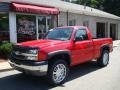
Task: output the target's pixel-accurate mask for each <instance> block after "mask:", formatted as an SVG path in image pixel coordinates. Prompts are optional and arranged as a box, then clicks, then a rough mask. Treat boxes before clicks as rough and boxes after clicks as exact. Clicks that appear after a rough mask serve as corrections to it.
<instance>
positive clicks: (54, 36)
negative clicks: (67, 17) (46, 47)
mask: <svg viewBox="0 0 120 90" xmlns="http://www.w3.org/2000/svg"><path fill="white" fill-rule="evenodd" d="M71 34H72V28H56V29H52V30H50V31H49V32H48V34H47V35H46V37H45V39H51V40H69V39H70V37H71Z"/></svg>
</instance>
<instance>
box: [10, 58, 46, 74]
mask: <svg viewBox="0 0 120 90" xmlns="http://www.w3.org/2000/svg"><path fill="white" fill-rule="evenodd" d="M9 64H10V65H11V67H13V68H14V69H16V70H18V71H20V72H23V73H26V74H31V75H35V76H44V75H46V74H47V71H48V62H47V61H41V62H32V63H31V64H23V63H16V62H13V61H11V60H9Z"/></svg>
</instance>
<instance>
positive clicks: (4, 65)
mask: <svg viewBox="0 0 120 90" xmlns="http://www.w3.org/2000/svg"><path fill="white" fill-rule="evenodd" d="M0 61H1V59H0ZM10 70H13V69H12V67H11V66H10V65H9V63H8V62H7V61H3V60H2V62H0V72H5V71H10Z"/></svg>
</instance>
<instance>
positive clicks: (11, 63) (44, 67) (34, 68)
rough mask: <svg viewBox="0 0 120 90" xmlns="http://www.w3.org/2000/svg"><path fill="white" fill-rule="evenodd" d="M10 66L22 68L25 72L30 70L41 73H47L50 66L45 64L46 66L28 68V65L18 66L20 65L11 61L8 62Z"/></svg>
mask: <svg viewBox="0 0 120 90" xmlns="http://www.w3.org/2000/svg"><path fill="white" fill-rule="evenodd" d="M8 62H9V64H10V65H11V66H12V65H13V66H12V67H13V68H14V66H15V67H18V68H22V69H24V70H30V71H39V72H40V73H42V72H43V73H47V71H48V64H45V65H40V66H27V65H22V64H21V65H18V64H15V63H13V62H11V61H10V60H9V61H8ZM44 62H45V61H43V62H41V63H44Z"/></svg>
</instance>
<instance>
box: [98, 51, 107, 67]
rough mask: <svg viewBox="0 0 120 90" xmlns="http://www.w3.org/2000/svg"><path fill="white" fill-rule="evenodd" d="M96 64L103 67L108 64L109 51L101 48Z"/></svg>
mask: <svg viewBox="0 0 120 90" xmlns="http://www.w3.org/2000/svg"><path fill="white" fill-rule="evenodd" d="M97 64H98V65H99V66H101V67H105V66H107V65H108V64H109V51H108V50H103V52H102V55H101V57H100V58H99V59H98V60H97Z"/></svg>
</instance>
